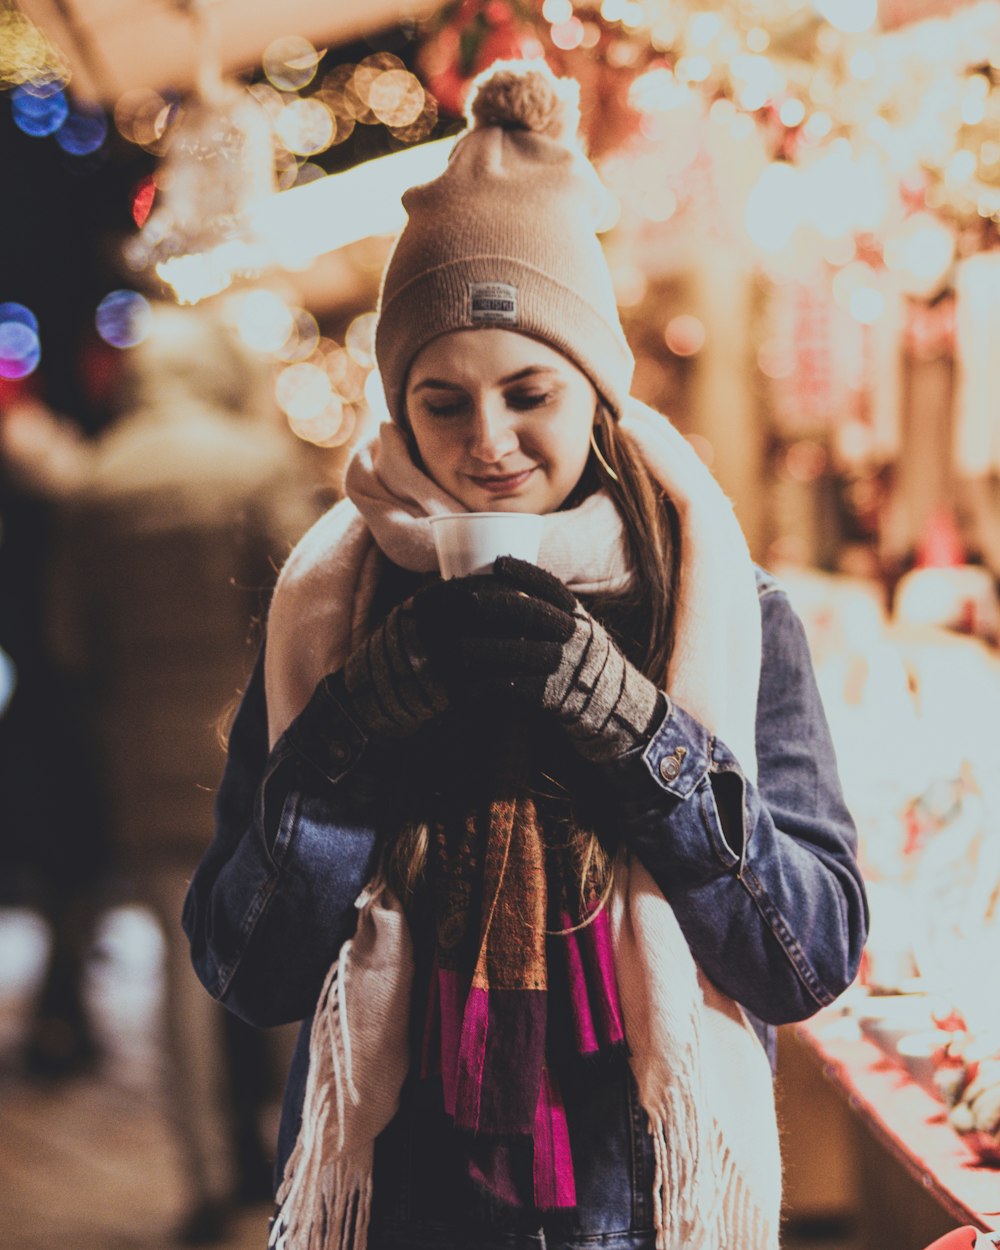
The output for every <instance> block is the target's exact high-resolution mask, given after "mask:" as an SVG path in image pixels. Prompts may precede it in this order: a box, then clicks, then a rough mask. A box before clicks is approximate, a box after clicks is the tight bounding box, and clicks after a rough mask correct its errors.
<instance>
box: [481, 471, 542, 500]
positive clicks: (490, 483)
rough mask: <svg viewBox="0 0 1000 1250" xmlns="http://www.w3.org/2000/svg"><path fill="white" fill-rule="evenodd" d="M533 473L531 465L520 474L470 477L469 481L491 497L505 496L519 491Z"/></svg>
mask: <svg viewBox="0 0 1000 1250" xmlns="http://www.w3.org/2000/svg"><path fill="white" fill-rule="evenodd" d="M534 471H535V466H534V465H533V466H532V467H531V468H530V469H522V470H521V472H520V473H505V474H503V475H498V474H490V475H489V476H483V477H473V476H471V475H470V477H469V481H470V482H475V484H476V485H477V486H478V487H479V488H480V490H485V491H488V492H489V493H490V494H493V495H506V494H510V493H511V492H512V491H516V490H519V489H520V488H521V487H522V486H523V485H524V484H525V482H527V480H528V478H530V477H531V475H532V474H533V473H534Z"/></svg>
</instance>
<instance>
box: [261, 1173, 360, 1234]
mask: <svg viewBox="0 0 1000 1250" xmlns="http://www.w3.org/2000/svg"><path fill="white" fill-rule="evenodd" d="M314 1158H318V1152H314ZM371 1204H372V1172H371V1160H370V1159H369V1160H367V1165H366V1166H365V1165H363V1166H361V1167H360V1168H359V1167H358V1166H357V1163H356V1161H354V1160H351V1159H347V1158H343V1157H338V1158H337V1159H335V1161H334V1162H333V1163H329V1164H327V1165H325V1166H322V1167H317V1166H310V1167H309V1168H308V1169H307V1170H306V1172H305V1174H304V1175H303V1176H302V1178H301V1183H300V1184H298V1183H297V1184H295V1185H293V1186H292V1188H291V1191H290V1193H289V1194H288V1196H287V1198H286V1200H285V1203H284V1205H283V1206H282V1207H281V1210H280V1211H279V1212H278V1214H277V1216H275V1219H274V1221H273V1223H272V1225H271V1234H270V1237H269V1238H268V1242H267V1244H268V1248H269V1250H363V1248H364V1246H365V1245H366V1244H367V1241H368V1226H369V1224H370V1222H371Z"/></svg>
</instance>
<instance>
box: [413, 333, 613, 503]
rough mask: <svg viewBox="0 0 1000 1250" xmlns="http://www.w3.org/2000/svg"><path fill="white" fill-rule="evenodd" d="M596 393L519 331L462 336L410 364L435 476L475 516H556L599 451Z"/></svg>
mask: <svg viewBox="0 0 1000 1250" xmlns="http://www.w3.org/2000/svg"><path fill="white" fill-rule="evenodd" d="M596 408H597V394H596V392H595V390H594V387H593V386H592V384H591V382H590V380H589V378H587V376H586V375H585V374H584V373H582V372H581V371H580V370H579V369H578V368H577V367H576V365H574V364H573V363H572V362H571V361H570V360H568V359H567V357H565V356H563V355H562V353H561V352H558V351H556V350H555V349H554V348H552V347H549V346H548V345H547V344H545V343H542V342H539V340H537V339H533V338H529V337H528V336H527V335H524V334H518V333H516V332H515V331H513V330H500V329H483V330H454V331H452V332H451V333H449V334H442V335H440V336H439V337H438V338H436V339H433V340H432V341H431V342H430V343H428V344H427V346H426V347H425V348H424V349H423V350H422V351H421V352H419V353H418V355H417V356H416V357H415V358H414V360H413V364H412V365H411V366H410V372H409V377H408V378H407V384H406V412H407V417H408V420H409V424H410V429H411V430H412V432H413V437H414V439H415V440H416V444H417V450H418V452H419V454H420V459H421V461H422V463H423V467H424V469H425V470H426V472H427V473H428V474H429V475H430V476H431V477H432V478H433V479H434V481H435V482H436V483H437V484H438V486H440V487H442V488H443V489H444V490H446V491H448V493H449V494H451V495H454V497H455V498H456V499H457V500H459V502H461V503H463V504H464V505H465V506H466V507H467V508H468V509H469V510H470V512H539V513H545V512H554V511H555V510H556V509H557V508H558V507H559V506H560V505H561V504H562V503H563V502H564V501H565V499H566V497H567V496H568V495H569V493H570V492H571V491H572V489H573V487H574V486H575V485H576V484H577V482H578V481H579V480H580V476H581V474H582V473H583V470H584V466H585V465H586V463H587V457H588V455H589V453H590V431H591V429H592V427H593V424H594V414H595V411H596Z"/></svg>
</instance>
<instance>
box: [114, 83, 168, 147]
mask: <svg viewBox="0 0 1000 1250" xmlns="http://www.w3.org/2000/svg"><path fill="white" fill-rule="evenodd" d="M180 115H181V110H180V107H179V105H178V104H177V103H176V102H175V101H172V100H168V99H166V98H165V97H164V96H162V95H160V93H159V92H158V91H153V90H151V89H149V88H145V87H138V88H136V89H134V90H132V91H126V92H125V93H124V94H123V95H121V96H119V98H118V100H117V101H116V102H115V107H114V121H115V126H116V128H117V130H118V133H119V134H120V135H121V136H122V138H123V139H126V140H127V141H128V142H129V143H134V144H136V145H137V146H138V147H140V148H145V149H146V151H147V152H152V153H153V154H154V155H162V153H163V152H164V151H165V149H166V146H167V143H168V141H169V131H170V129H171V128H172V127H173V126H174V125H175V124H176V123H177V121H178V120H179V119H180Z"/></svg>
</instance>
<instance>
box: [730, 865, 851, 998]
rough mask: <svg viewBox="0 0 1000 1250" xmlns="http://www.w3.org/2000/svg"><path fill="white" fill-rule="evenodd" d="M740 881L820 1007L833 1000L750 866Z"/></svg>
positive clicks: (832, 995) (832, 996)
mask: <svg viewBox="0 0 1000 1250" xmlns="http://www.w3.org/2000/svg"><path fill="white" fill-rule="evenodd" d="M740 881H741V882H742V883H743V885H744V886H746V888H747V890H748V892H749V894H750V896H751V898H752V899H753V900H754V903H755V904H756V906H757V910H758V911H759V912H760V914H761V916H762V917H763V918H764V920H765V922H766V923H767V926H768V928H769V929H770V930H771V932H772V933H773V934H774V936H775V938H776V939H777V942H778V945H779V946H780V947H781V949H782V950H783V951H784V953H785V956H786V958H787V959H788V961H789V963H790V964H791V965H792V967H793V968H794V970H795V972H796V975H797V976H798V978H799V980H800V981H801V982H802V984H803V985H804V986H805V988H806V989H807V990H808V992H809V993H810V994H811V995H812V997H813V998H814V999H815V1000H816V1002H817V1003H819V1005H820V1006H821V1007H826V1006H827V1005H828V1004H829V1003H832V1002H833V1000H834V998H835V997H836V996H835V995H834V994H831V993H830V991H829V990H828V989H827V988H826V987H825V986H824V985H823V983H822V981H821V980H820V979H819V977H817V975H816V973H815V972H814V970H813V968H812V966H811V965H810V964H809V962H808V960H807V959H806V957H805V955H804V953H803V951H802V948H801V947H800V946H799V944H798V942H796V941H795V939H794V938H793V937H792V935H791V932H790V930H789V929H788V926H787V925H786V924H785V921H784V919H783V918H782V915H781V912H780V911H779V910H778V909H777V907H775V906H774V904H773V903H771V902H770V900H769V899H768V898H767V894H766V891H765V890H764V888H763V886H762V885H761V883H760V880H759V879H758V877H757V875H756V873H754V871H753V869H752V868H750V867H749V866H747V867H746V868H745V869H744V871H743V874H742V875H741V877H740Z"/></svg>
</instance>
